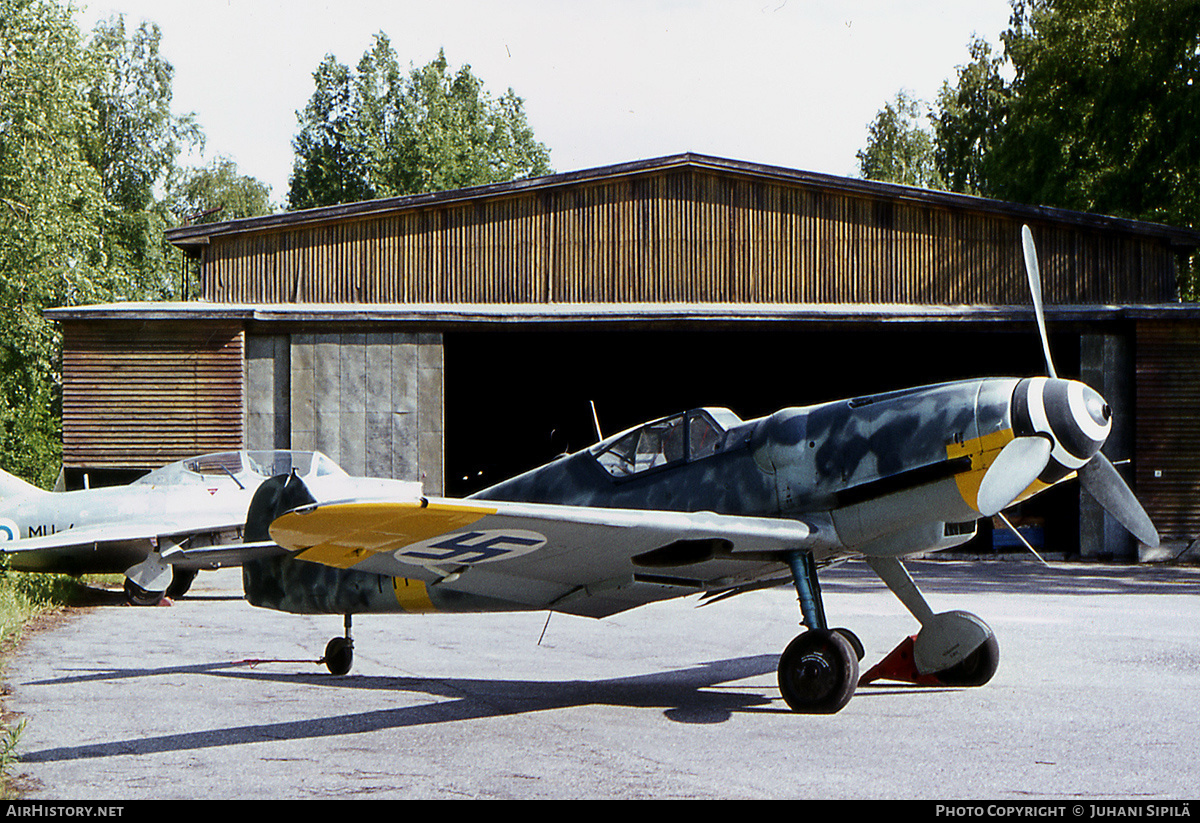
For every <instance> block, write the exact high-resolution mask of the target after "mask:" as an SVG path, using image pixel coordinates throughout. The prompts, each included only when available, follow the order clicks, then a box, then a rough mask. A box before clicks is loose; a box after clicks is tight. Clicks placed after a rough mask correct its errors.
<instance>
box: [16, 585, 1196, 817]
mask: <svg viewBox="0 0 1200 823" xmlns="http://www.w3.org/2000/svg"><path fill="white" fill-rule="evenodd" d="M910 569H911V570H912V571H913V575H914V578H915V579H916V580H917V583H918V585H920V586H921V587H922V589H923V590H924V591H925V593H926V595H927V597H928V599H929V601H930V603H931V605H932V606H933V608H934V610H935V611H947V610H951V609H965V610H969V611H972V612H975V613H977V614H979V615H980V616H981V617H983V619H984V620H986V621H987V622H988V623H989V624H990V625H991V627H992V628H993V630H994V631H995V632H996V634H997V637H998V638H999V642H1000V667H999V670H998V671H997V673H996V676H995V677H994V678H993V680H992V681H991V682H990V683H989V684H987V685H986V686H984V687H982V688H974V689H971V688H929V687H917V686H909V685H904V684H897V683H884V682H879V683H875V684H872V685H868V686H864V687H861V688H859V690H858V692H857V693H856V695H855V696H854V698H853V699H852V700H851V701H850V704H849V705H848V706H847V707H846V708H845V709H843V710H842V711H841V712H840V713H838V714H836V715H831V716H804V715H796V714H793V713H791V712H790V711H788V710H787V707H786V706H785V705H784V703H783V701H782V699H781V698H780V696H779V692H778V688H777V686H776V682H775V666H776V662H777V658H778V655H779V653H780V652H781V651H782V650H783V648H784V646H786V645H787V643H788V642H789V641H790V640H791V638H792V637H793V636H794V635H795V634H797V633H798V631H799V630H798V628H797V623H798V620H799V610H798V608H797V606H796V603H795V594H794V592H793V591H791V590H789V589H774V590H768V591H761V592H756V593H752V594H747V595H743V596H740V597H735V598H732V599H730V600H728V601H724V602H721V603H718V604H714V605H710V606H706V607H703V608H697V607H696V599H695V598H686V599H681V600H676V601H671V602H667V603H660V604H655V605H651V606H648V607H644V608H641V609H635V610H633V611H630V612H626V613H624V614H621V615H617V616H615V617H612V618H608V619H606V620H602V621H595V620H589V619H586V618H576V617H571V616H568V615H562V614H555V615H553V616H552V617H551V618H550V620H549V623H548V624H547V621H546V617H547V615H546V613H545V612H537V613H523V614H498V615H360V616H357V617H356V618H355V621H354V638H355V663H354V668H353V670H352V671H351V673H350V674H349V675H347V676H344V677H334V676H332V675H330V674H328V673H326V671H325V669H324V667H322V666H318V665H316V664H315V662H314V661H316V660H317V659H318V658H320V657H321V654H322V651H323V649H324V646H325V643H326V641H327V640H328V639H329V638H330V637H332V636H334V635H337V634H340V633H341V631H342V625H341V624H342V621H341V618H340V617H339V616H336V615H332V616H328V615H327V616H296V615H288V614H281V613H276V612H271V611H266V610H262V609H256V608H253V607H251V606H250V605H248V604H247V603H245V602H244V601H243V600H242V599H241V586H240V582H241V578H240V572H239V571H238V570H236V569H234V570H224V571H220V572H215V573H201V575H200V577H199V578H198V580H197V582H196V585H195V586H194V587H193V591H192V593H190V594H189V596H188V597H186V598H184V599H181V600H178V601H176V602H175V603H174V604H173V605H172V606H171V607H169V608H168V607H158V608H135V607H128V606H124V605H116V604H113V605H101V606H95V607H90V608H86V609H79V610H77V613H75V614H73V615H72V616H71V618H70V619H68V620H66V621H63V622H61V623H60V624H58V625H57V626H55V627H53V628H51V629H47V630H44V631H39V632H35V633H34V634H32V636H29V637H28V638H27V639H26V641H25V642H24V644H23V646H22V648H21V649H20V651H19V652H18V653H17V654H16V655H15V656H14V658H13V659H12V660H11V662H10V663H9V666H8V669H7V673H6V680H7V686H8V690H9V695H8V697H7V700H6V706H7V708H8V709H9V710H11V711H16V712H18V713H20V714H21V715H23V716H24V718H25V719H26V721H27V725H26V727H25V729H24V732H23V733H22V735H21V738H20V744H19V749H18V750H19V754H20V758H21V762H20V763H19V764H18V765H17V767H16V769H15V772H16V773H18V774H21V775H22V785H24V786H25V787H26V797H27V798H32V799H45V800H51V799H54V800H137V799H193V798H302V799H334V798H697V799H699V798H921V799H933V800H956V799H958V800H962V799H996V800H1009V801H1029V800H1039V799H1041V800H1055V801H1058V800H1061V801H1064V802H1080V803H1083V802H1087V801H1089V800H1101V799H1118V800H1124V801H1136V802H1138V803H1146V802H1149V801H1157V800H1164V801H1171V800H1185V799H1189V798H1195V797H1196V795H1197V788H1196V787H1197V785H1198V784H1197V778H1196V769H1195V764H1196V759H1197V754H1198V753H1200V743H1198V742H1197V736H1198V733H1200V726H1198V724H1197V721H1198V720H1200V709H1198V708H1197V706H1198V704H1200V701H1198V699H1197V698H1198V690H1200V631H1198V630H1200V570H1197V569H1189V568H1163V567H1146V566H1101V565H1089V564H1066V563H1055V564H1052V568H1050V569H1047V568H1045V567H1042V566H1040V565H1039V564H1037V563H1036V561H1021V562H1009V561H1004V562H999V561H991V562H978V563H967V562H957V561H924V562H917V563H912V564H910ZM822 585H823V589H824V593H825V606H826V612H827V614H828V615H829V619H830V622H831V624H833V625H844V626H847V627H849V628H851V629H853V630H854V631H855V632H856V633H857V634H858V635H859V637H860V638H861V639H862V641H863V643H864V645H865V647H866V657H865V659H864V660H863V663H862V668H863V670H864V671H865V670H866V668H868V667H869V666H870V665H873V664H874V663H875V662H877V661H878V660H879V659H880V658H881V657H882V656H883V655H885V654H886V653H887V652H889V651H890V650H891V649H892V648H893V647H894V646H895V645H896V644H897V643H898V642H899V641H900V640H901V639H902V638H903V637H904V636H905V635H907V634H912V633H915V631H916V629H917V624H916V621H915V620H914V619H913V618H912V617H911V616H910V615H909V614H908V613H907V612H906V611H905V610H904V608H903V606H901V604H900V603H899V601H897V600H896V599H895V598H894V597H893V596H892V595H891V593H890V592H888V591H887V589H886V588H884V586H883V585H882V583H880V582H879V580H878V579H877V578H876V577H875V576H874V575H873V574H872V573H871V572H870V570H869V569H867V568H866V567H865V566H864V565H862V564H859V563H850V564H846V565H845V566H842V567H839V568H836V569H830V570H827V571H826V572H824V573H823V574H822ZM110 599H112V600H116V598H115V597H113V598H110ZM267 659H271V660H281V661H285V662H257V663H252V662H248V661H255V660H267Z"/></svg>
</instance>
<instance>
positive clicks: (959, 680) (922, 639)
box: [859, 557, 1000, 686]
mask: <svg viewBox="0 0 1200 823" xmlns="http://www.w3.org/2000/svg"><path fill="white" fill-rule="evenodd" d="M867 563H868V564H869V565H870V566H871V568H872V569H874V570H875V573H876V574H878V575H879V577H880V579H881V580H883V582H884V583H886V584H887V587H888V588H889V589H891V590H892V593H893V594H895V595H896V597H898V598H900V602H901V603H903V604H904V605H905V607H906V608H907V609H908V610H909V611H910V612H912V615H913V617H915V618H917V621H918V622H919V623H920V624H921V630H920V631H919V632H918V633H917V634H916V635H914V636H912V637H906V638H905V639H904V640H902V641H901V642H900V645H899V646H897V647H896V648H895V649H893V650H892V651H891V652H890V653H889V654H888V656H887V657H885V658H884V659H883V660H881V661H880V662H879V663H877V664H876V665H875V666H872V667H871V669H870V670H869V671H868V672H867V673H866V674H864V675H863V676H862V680H861V681H860V682H859V685H862V684H865V683H870V682H872V681H875V680H883V679H886V680H898V681H901V682H904V683H917V684H920V685H937V686H982V685H983V684H984V683H987V682H988V681H989V680H991V679H992V675H994V674H995V673H996V668H997V666H999V664H1000V646H999V644H998V643H997V642H996V635H995V634H994V633H993V632H992V630H991V628H990V627H989V626H988V624H987V623H984V622H983V621H982V620H980V619H979V618H978V617H976V616H975V615H973V614H971V613H970V612H961V611H953V612H942V613H941V614H934V613H933V609H931V608H929V604H928V603H926V602H925V598H924V596H922V594H921V592H920V591H919V590H918V589H917V586H916V584H915V583H913V580H912V577H910V576H909V574H908V570H907V569H905V568H904V566H903V565H902V564H901V563H900V561H899V560H897V559H896V558H894V557H872V558H868V559H867Z"/></svg>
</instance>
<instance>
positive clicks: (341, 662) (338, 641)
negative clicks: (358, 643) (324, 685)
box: [322, 637, 354, 675]
mask: <svg viewBox="0 0 1200 823" xmlns="http://www.w3.org/2000/svg"><path fill="white" fill-rule="evenodd" d="M322 662H323V663H324V664H325V667H326V668H327V669H329V672H330V674H336V675H343V674H346V672H348V671H350V667H351V666H353V665H354V643H353V642H352V641H351V640H350V639H349V638H346V637H335V638H333V639H332V640H330V641H329V643H328V644H327V645H326V646H325V658H324V660H323V661H322Z"/></svg>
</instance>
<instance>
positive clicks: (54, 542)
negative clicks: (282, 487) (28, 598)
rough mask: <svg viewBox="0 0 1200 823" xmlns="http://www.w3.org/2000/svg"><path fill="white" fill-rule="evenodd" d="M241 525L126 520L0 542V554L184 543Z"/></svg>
mask: <svg viewBox="0 0 1200 823" xmlns="http://www.w3.org/2000/svg"><path fill="white" fill-rule="evenodd" d="M243 525H244V523H243V522H241V521H240V520H238V519H235V518H231V517H227V518H213V517H203V518H176V519H169V518H168V519H164V518H155V519H153V520H144V521H142V520H127V521H124V522H121V523H117V524H114V523H105V524H101V525H96V526H80V527H78V528H71V529H65V530H63V531H59V532H55V533H54V534H50V535H45V536H42V537H27V538H23V539H21V540H9V541H3V542H0V554H19V553H21V552H37V551H46V550H49V549H63V548H70V547H80V546H89V545H94V544H97V543H132V542H135V541H139V540H154V539H172V540H175V541H177V542H183V541H184V540H185V539H186V538H187V537H189V536H191V535H194V534H202V533H211V532H223V531H232V530H234V529H240V528H241V527H242V526H243Z"/></svg>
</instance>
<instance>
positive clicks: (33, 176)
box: [0, 0, 200, 486]
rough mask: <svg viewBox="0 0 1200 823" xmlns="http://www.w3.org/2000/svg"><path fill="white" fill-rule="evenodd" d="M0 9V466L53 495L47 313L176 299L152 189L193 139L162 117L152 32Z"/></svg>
mask: <svg viewBox="0 0 1200 823" xmlns="http://www.w3.org/2000/svg"><path fill="white" fill-rule="evenodd" d="M75 13H76V10H75V8H74V7H72V6H70V5H60V4H59V3H57V2H54V0H0V462H2V463H3V465H4V467H5V468H7V469H8V470H10V471H12V472H14V473H15V474H18V475H20V476H22V477H25V478H27V479H29V480H31V481H33V482H35V483H37V484H39V485H42V486H48V485H49V484H50V483H52V482H53V480H54V477H55V475H56V473H57V467H58V463H59V454H60V451H61V435H60V432H59V429H60V418H61V400H60V391H59V388H58V386H59V379H58V374H59V359H60V353H59V352H60V340H59V335H58V332H57V330H56V329H55V328H54V325H53V324H52V323H50V322H49V321H47V320H46V319H45V317H44V316H43V312H44V311H45V309H47V308H52V307H56V306H63V305H73V304H80V303H94V302H105V301H111V300H128V299H154V298H163V297H170V296H173V295H174V294H175V280H176V278H175V277H174V275H173V274H172V272H173V271H174V270H175V268H176V267H177V265H178V260H179V254H178V251H177V250H175V249H173V248H170V247H168V246H167V245H166V244H165V243H164V241H163V236H162V235H163V230H164V228H165V227H166V226H168V225H170V224H171V223H172V222H173V218H172V217H171V215H170V213H169V212H168V211H167V210H166V209H165V208H164V207H163V205H162V203H160V202H159V201H158V200H157V198H156V190H157V189H158V188H160V187H161V186H162V185H163V184H164V183H165V182H166V180H167V179H168V177H169V175H170V174H171V172H172V170H173V169H174V168H175V159H176V157H177V156H178V154H179V151H180V149H181V147H182V146H184V145H189V144H194V143H195V142H196V141H197V140H198V139H199V136H200V132H199V128H198V127H197V126H196V124H195V122H194V120H193V118H191V117H190V116H189V117H182V118H180V117H175V116H173V115H172V114H171V113H170V99H171V74H172V72H171V67H170V65H169V64H168V63H167V62H166V61H165V60H163V59H162V58H161V56H160V55H159V53H158V43H159V39H160V34H159V32H158V29H157V27H156V26H153V25H152V24H144V25H142V26H140V27H139V28H138V29H137V30H136V31H134V32H132V33H128V32H126V29H125V25H124V22H123V21H122V20H120V19H117V20H113V21H108V22H105V23H101V24H99V25H98V26H97V27H96V30H95V32H94V33H93V35H92V37H91V38H90V40H85V39H84V38H83V37H82V36H81V34H80V32H79V30H78V27H77V26H76V24H75V22H74V15H75Z"/></svg>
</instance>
